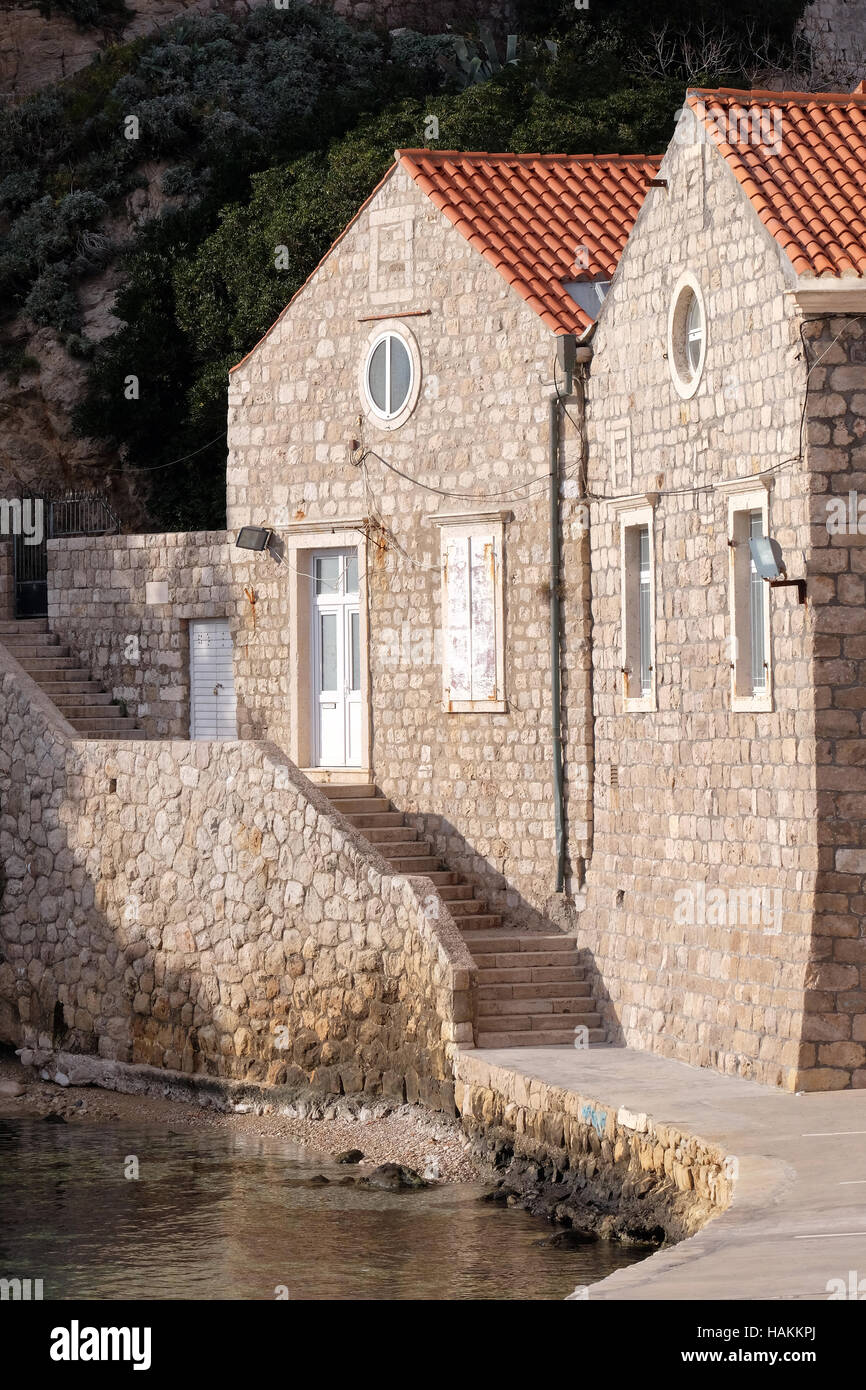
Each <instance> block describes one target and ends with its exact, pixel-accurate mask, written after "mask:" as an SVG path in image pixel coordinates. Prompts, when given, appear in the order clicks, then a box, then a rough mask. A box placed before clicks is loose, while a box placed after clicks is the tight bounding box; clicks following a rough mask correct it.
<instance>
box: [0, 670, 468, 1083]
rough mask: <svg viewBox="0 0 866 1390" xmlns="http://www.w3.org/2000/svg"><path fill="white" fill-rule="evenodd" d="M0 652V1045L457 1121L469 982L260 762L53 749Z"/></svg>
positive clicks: (449, 946) (355, 849) (30, 698)
mask: <svg viewBox="0 0 866 1390" xmlns="http://www.w3.org/2000/svg"><path fill="white" fill-rule="evenodd" d="M65 727H66V726H65V725H64V723H63V721H62V720H60V719H59V717H58V716H56V715H55V714H54V712H53V709H52V707H51V705H50V703H49V702H48V701H47V699H46V698H45V697H44V696H42V695H41V692H39V691H38V689H37V688H36V687H35V686H33V684H32V682H30V681H29V680H28V678H27V677H26V676H25V675H24V674H23V673H22V672H21V669H20V667H18V666H17V663H15V662H14V660H13V659H12V658H10V657H9V656H8V654H6V653H5V650H4V649H0V735H2V738H0V779H2V782H3V784H4V796H3V802H2V819H0V858H2V864H3V875H4V877H3V882H2V898H0V949H2V964H0V1038H2V1040H3V1041H5V1042H11V1043H15V1044H16V1045H19V1046H22V1045H23V1046H28V1047H34V1048H44V1047H50V1046H54V1047H56V1048H60V1047H62V1048H64V1049H65V1050H67V1051H73V1052H75V1051H77V1052H85V1053H92V1054H97V1055H99V1056H100V1057H103V1058H106V1059H113V1060H118V1061H123V1062H139V1063H142V1064H147V1065H151V1066H157V1067H165V1068H167V1069H173V1070H180V1071H185V1072H189V1073H202V1074H204V1075H211V1076H217V1077H224V1078H228V1079H234V1080H239V1079H245V1080H250V1081H261V1082H267V1083H269V1084H272V1085H279V1084H286V1083H287V1082H288V1083H291V1082H303V1081H306V1082H309V1083H311V1084H312V1085H314V1086H316V1087H318V1088H320V1089H321V1090H323V1091H327V1092H329V1093H339V1092H340V1091H344V1092H347V1093H348V1092H358V1091H367V1092H369V1093H371V1094H377V1093H382V1092H386V1093H388V1094H393V1095H396V1096H400V1095H404V1094H405V1095H406V1096H407V1097H408V1098H410V1099H411V1098H416V1097H417V1098H420V1099H422V1100H424V1101H425V1102H427V1103H428V1104H433V1105H442V1106H443V1107H444V1108H446V1109H447V1108H449V1107H450V1106H452V1105H453V1083H452V1079H451V1056H452V1053H453V1051H454V1045H455V1044H456V1043H458V1042H461V1041H462V1042H466V1043H469V1044H471V1042H472V982H473V977H474V967H473V963H472V960H471V957H470V956H469V954H468V952H467V951H466V948H465V946H464V945H463V943H462V940H461V938H460V937H459V934H458V932H457V929H456V927H455V926H454V924H453V921H452V919H451V918H450V916H449V914H448V912H447V909H446V908H445V907H444V905H443V904H442V903H441V901H440V900H439V899H438V896H437V895H435V894H432V893H431V885H430V883H429V880H427V879H423V878H418V879H409V878H406V877H405V876H402V875H397V874H394V873H393V871H392V870H391V869H390V868H389V866H388V865H387V864H386V863H385V861H384V860H381V859H380V858H379V856H378V855H377V854H376V853H375V852H374V851H372V850H371V848H370V847H369V846H367V845H366V844H365V843H364V842H363V841H362V839H361V837H360V836H359V835H358V834H357V832H355V831H354V830H353V829H352V827H351V826H349V825H348V823H347V822H345V821H344V820H343V819H342V817H340V816H339V815H338V814H336V813H334V812H333V811H332V808H331V806H330V803H329V802H328V801H327V800H326V799H325V798H324V796H323V795H322V794H321V793H320V792H319V791H318V790H317V789H316V788H315V787H313V786H312V785H311V784H309V783H308V782H307V781H306V779H305V778H303V777H302V776H301V775H300V774H299V773H298V771H297V769H296V768H294V767H293V766H292V765H291V764H290V763H289V762H288V761H287V760H286V759H285V757H284V756H283V755H282V754H281V753H280V752H279V750H278V749H276V748H274V747H273V746H269V745H263V744H254V743H243V744H241V743H220V744H215V743H183V742H164V743H156V742H153V743H147V742H145V743H109V742H105V743H103V742H98V743H95V742H90V743H89V742H86V741H72V740H69V739H68V738H67V736H66V733H65Z"/></svg>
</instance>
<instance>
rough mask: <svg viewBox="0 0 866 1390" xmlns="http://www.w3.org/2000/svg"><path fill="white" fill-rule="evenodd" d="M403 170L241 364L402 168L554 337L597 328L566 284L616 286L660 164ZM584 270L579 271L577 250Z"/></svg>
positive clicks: (415, 166)
mask: <svg viewBox="0 0 866 1390" xmlns="http://www.w3.org/2000/svg"><path fill="white" fill-rule="evenodd" d="M394 156H395V163H394V164H392V165H390V167H389V168H388V171H387V173H385V175H384V176H383V177H382V178H381V179H380V180H379V182H378V183H377V184H376V187H375V188H374V189H373V191H372V193H371V194H370V196H369V197H368V198H366V199H365V200H364V202H363V203H362V204H361V206H360V207H359V209H358V211H357V212H356V213H355V216H354V217H353V218H352V220H351V221H350V222H348V223H347V224H346V226H345V227H344V228H343V230H342V232H341V233H340V235H339V236H338V237H337V239H336V241H335V242H334V243H333V245H332V246H331V247H330V248H329V249H328V250H327V251H326V252H325V254H324V256H323V257H322V259H321V261H319V264H318V265H317V266H316V267H315V269H314V270H312V271H311V272H310V274H309V275H308V276H307V278H306V280H305V281H304V283H303V285H301V286H300V288H299V289H297V290H296V291H295V293H294V294H293V295H292V298H291V299H290V300H289V302H288V304H287V305H286V307H285V309H283V310H282V312H281V313H280V314H278V316H277V318H276V319H275V320H274V322H273V323H272V324H271V326H270V328H269V329H267V331H266V332H265V333H264V334H263V335H262V337H261V338H260V339H259V342H258V343H256V344H255V345H254V346H253V347H252V348H251V349H250V351H249V352H248V353H246V355H245V356H244V357H242V358H241V360H240V362H236V363H235V365H234V366H233V367H232V368H230V373H231V372H236V371H237V370H238V368H239V367H240V366H242V365H243V363H244V362H246V360H247V358H248V357H251V356H252V354H253V353H254V352H255V350H256V348H257V347H258V346H259V343H263V342H264V341H265V339H266V338H267V337H268V335H269V334H270V333H272V332H273V330H274V329H275V328H276V326H277V324H278V323H279V322H280V321H281V319H283V318H285V316H286V314H287V313H288V311H289V309H290V308H291V307H292V305H293V304H294V302H295V300H296V299H297V298H298V295H300V294H302V293H303V291H304V290H305V289H306V287H307V285H308V284H309V283H310V281H311V280H312V279H313V277H314V276H315V275H316V273H317V271H318V269H319V266H321V265H322V264H323V263H324V262H325V261H326V260H327V259H328V256H330V254H331V252H332V251H333V249H334V247H335V246H337V245H339V243H340V242H341V241H342V240H343V237H344V236H345V235H346V233H347V232H348V231H349V230H350V228H352V227H353V226H354V225H355V223H356V222H357V220H358V218H359V217H360V216H361V214H362V212H363V211H364V209H365V208H367V207H368V206H369V205H370V203H371V202H372V201H373V199H374V198H375V196H376V194H377V193H378V192H379V189H380V188H382V186H383V185H384V184H385V183H387V181H388V179H390V178H391V176H392V174H393V173H394V170H395V169H396V168H398V167H399V166H400V165H401V164H402V165H403V167H404V168H405V169H406V170H407V171H408V172H409V173H410V174H411V175H412V177H413V178H414V180H415V182H416V183H417V184H418V186H419V188H422V189H423V190H424V192H425V193H426V194H427V195H428V197H430V198H431V199H432V201H433V202H434V203H435V204H436V206H437V207H438V208H441V210H442V211H443V212H444V214H445V216H446V217H447V218H448V220H449V221H450V222H453V224H454V225H455V227H456V228H457V229H458V231H460V232H461V233H462V234H463V236H465V237H466V240H467V241H468V242H469V243H470V244H471V245H472V246H474V247H475V248H476V250H477V251H478V252H479V254H480V255H482V256H484V257H486V259H487V260H488V261H490V262H491V264H492V265H495V266H496V269H497V270H498V271H499V272H500V274H501V275H503V276H504V277H505V279H506V280H507V281H508V283H509V284H510V285H513V286H514V288H515V289H516V290H517V292H518V294H520V295H522V296H523V298H524V299H525V300H526V301H527V303H528V304H530V305H531V306H532V308H533V309H534V310H535V311H536V313H538V314H540V315H541V317H542V319H543V320H544V322H545V323H546V324H547V326H548V327H549V328H551V329H552V330H553V332H554V333H576V332H578V333H582V332H583V330H584V329H586V328H588V327H589V325H590V324H591V323H592V322H593V320H592V318H590V316H589V315H588V314H586V313H585V312H584V311H583V309H581V308H580V306H579V305H577V304H576V303H575V301H574V300H573V299H572V297H571V295H570V294H569V293H568V291H567V290H566V289H564V288H563V280H599V279H607V280H609V279H610V278H611V276H612V275H613V272H614V271H615V270H616V267H617V262H618V261H619V258H620V256H621V255H622V250H623V247H624V246H625V243H626V240H627V238H628V234H629V232H630V231H631V229H632V226H633V225H634V220H635V218H636V217H637V214H638V212H639V210H640V205H641V203H642V202H643V199H644V194H645V193H646V190H647V183H648V180H649V179H651V178H653V177H654V176H655V174H656V172H657V171H658V167H659V164H660V163H661V158H660V156H652V157H650V158H647V157H645V156H644V155H640V154H628V155H626V154H611V155H592V154H485V153H473V154H463V153H461V152H460V151H459V150H395V151H394ZM579 246H580V247H585V248H586V253H585V255H586V262H587V264H586V266H585V268H583V269H580V270H575V265H574V262H575V254H576V251H577V248H578V247H579Z"/></svg>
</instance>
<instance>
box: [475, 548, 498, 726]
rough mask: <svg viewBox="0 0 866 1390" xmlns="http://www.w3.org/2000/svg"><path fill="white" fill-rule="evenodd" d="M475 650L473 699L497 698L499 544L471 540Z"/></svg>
mask: <svg viewBox="0 0 866 1390" xmlns="http://www.w3.org/2000/svg"><path fill="white" fill-rule="evenodd" d="M471 557H472V558H471V578H470V593H471V648H472V695H471V697H470V698H471V699H473V700H495V699H496V563H497V557H496V542H495V540H494V538H493V536H492V535H487V536H485V535H477V536H472V538H471Z"/></svg>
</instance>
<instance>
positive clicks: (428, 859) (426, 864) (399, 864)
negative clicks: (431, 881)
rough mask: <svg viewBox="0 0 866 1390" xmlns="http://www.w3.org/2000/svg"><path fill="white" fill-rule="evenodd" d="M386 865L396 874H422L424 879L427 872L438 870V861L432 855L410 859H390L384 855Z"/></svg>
mask: <svg viewBox="0 0 866 1390" xmlns="http://www.w3.org/2000/svg"><path fill="white" fill-rule="evenodd" d="M385 858H386V859H387V861H388V863H389V864H390V865H391V868H392V869H395V870H396V872H397V873H398V874H424V875H425V877H426V876H427V874H428V871H429V870H431V869H432V870H434V871H435V870H436V869H438V868H439V860H438V859H436V858H435V857H434V856H433V855H417V856H413V857H412V858H408V859H407V858H405V857H404V858H397V859H392V858H391V856H390V854H388V855H386V856H385Z"/></svg>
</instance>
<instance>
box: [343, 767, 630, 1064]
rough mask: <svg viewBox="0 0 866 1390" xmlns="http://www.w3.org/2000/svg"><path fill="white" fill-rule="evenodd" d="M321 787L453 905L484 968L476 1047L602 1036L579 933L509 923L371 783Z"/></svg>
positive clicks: (391, 858)
mask: <svg viewBox="0 0 866 1390" xmlns="http://www.w3.org/2000/svg"><path fill="white" fill-rule="evenodd" d="M320 790H321V791H322V792H324V794H325V796H327V797H328V798H329V799H330V801H331V802H332V803H333V805H334V806H335V808H336V809H337V810H339V811H340V813H341V814H342V815H344V816H345V817H346V820H348V821H349V822H350V824H352V825H354V826H355V828H356V829H357V830H359V831H360V832H361V834H362V835H363V836H364V837H365V839H367V840H369V841H370V843H371V844H372V845H375V846H376V849H377V850H378V851H379V853H380V854H381V855H382V856H383V858H385V859H387V861H388V863H389V864H390V865H391V866H392V868H394V869H395V870H396V871H397V872H398V873H403V874H423V875H424V876H425V877H426V878H429V879H431V880H432V882H433V884H434V885H435V887H436V890H437V892H438V893H439V896H440V897H441V898H442V899H443V900H444V901H445V902H446V903H447V904H448V910H449V912H450V913H451V915H452V917H453V918H454V920H455V922H456V924H457V927H458V928H459V931H460V934H461V936H462V937H463V940H464V941H465V942H466V945H467V946H468V948H469V951H470V953H471V955H472V957H473V959H474V961H475V964H476V966H477V968H478V995H477V1018H476V1020H475V1042H476V1046H478V1047H550V1046H552V1045H554V1044H561V1045H567V1046H570V1047H573V1046H574V1043H575V1037H576V1032H577V1029H579V1028H585V1029H586V1030H587V1035H588V1036H587V1040H588V1041H589V1042H590V1043H593V1042H603V1041H604V1029H603V1028H602V1027H601V1016H600V1015H599V1013H598V1011H597V1009H596V1006H595V1003H594V1000H593V998H592V992H591V989H590V986H589V984H588V983H587V980H586V969H585V967H584V966H582V965H580V963H579V961H580V955H579V952H578V948H577V942H576V941H575V940H574V938H573V937H571V936H563V935H561V934H556V935H544V934H542V933H538V934H530V933H527V932H522V933H521V932H518V931H515V930H513V929H509V928H508V927H505V926H504V925H503V922H502V918H501V916H500V915H499V914H498V913H497V912H493V911H491V909H490V906H489V904H488V903H487V902H486V901H485V899H484V898H479V897H476V896H475V888H474V886H473V885H472V884H471V883H470V882H469V881H468V880H467V879H466V878H465V877H464V876H463V875H462V874H460V873H456V872H454V871H453V870H451V869H449V868H448V865H447V864H445V863H444V862H443V861H442V860H441V859H440V858H439V856H438V855H437V854H436V853H435V851H434V849H433V846H432V845H431V843H430V841H429V840H427V839H425V838H424V837H423V836H422V834H421V832H420V831H419V830H416V829H415V828H414V827H413V826H411V825H408V824H407V822H406V817H405V816H404V814H403V813H402V811H399V810H397V809H396V808H395V807H394V806H393V805H392V803H391V802H390V801H389V800H388V799H387V797H385V796H383V795H382V793H381V792H380V791H379V789H378V788H377V787H376V786H374V785H373V784H372V783H363V784H357V785H351V784H348V783H345V784H339V785H338V784H334V783H322V784H320Z"/></svg>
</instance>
